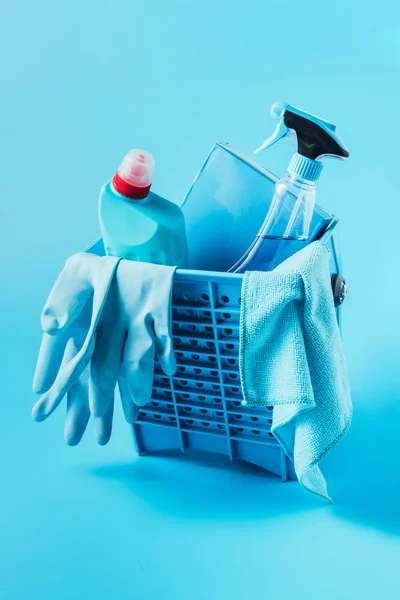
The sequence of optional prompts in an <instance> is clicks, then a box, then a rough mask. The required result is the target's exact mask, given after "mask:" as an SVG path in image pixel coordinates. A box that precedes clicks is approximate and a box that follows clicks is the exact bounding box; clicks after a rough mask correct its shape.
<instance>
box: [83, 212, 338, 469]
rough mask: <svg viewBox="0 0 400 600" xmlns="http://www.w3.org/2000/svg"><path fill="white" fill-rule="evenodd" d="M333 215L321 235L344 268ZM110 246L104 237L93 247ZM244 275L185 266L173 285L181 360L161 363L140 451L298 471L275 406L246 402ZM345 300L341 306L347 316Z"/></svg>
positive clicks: (143, 417)
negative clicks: (219, 457) (173, 365)
mask: <svg viewBox="0 0 400 600" xmlns="http://www.w3.org/2000/svg"><path fill="white" fill-rule="evenodd" d="M337 224H338V221H337V220H336V219H335V218H334V217H332V218H331V221H330V223H329V225H328V226H327V228H326V230H325V232H324V234H323V235H322V237H321V238H320V239H321V241H323V242H325V243H326V244H327V245H328V246H329V248H330V251H331V272H332V274H337V273H340V268H341V264H340V256H339V254H338V247H337V241H336V226H337ZM87 250H88V251H89V252H93V253H96V254H99V255H103V254H104V247H103V243H102V241H101V240H99V241H97V242H95V243H94V244H93V245H92V246H91V247H89V248H88V249H87ZM242 277H243V276H242V275H237V274H227V273H220V272H212V271H195V270H184V269H178V270H177V272H176V276H175V280H174V289H173V309H172V311H173V312H172V320H173V335H174V349H175V352H176V357H177V363H178V368H177V371H176V373H175V375H174V376H173V377H168V376H166V375H165V374H164V373H163V371H162V370H161V367H160V365H159V364H156V369H155V375H154V383H153V396H152V400H151V402H150V403H149V404H148V405H147V406H145V407H143V408H142V409H141V410H140V413H139V418H138V421H137V422H136V423H135V425H134V426H133V433H134V440H135V445H136V449H137V452H138V453H139V454H140V455H142V454H151V453H153V452H156V451H162V450H171V449H176V450H180V451H182V452H186V451H187V450H197V451H199V450H203V451H207V452H214V453H219V454H226V455H227V456H229V457H230V459H231V460H234V459H241V460H245V461H248V462H250V463H254V464H256V465H259V466H260V467H263V468H264V469H267V470H268V471H271V472H272V473H275V474H276V475H278V476H280V477H281V478H282V480H284V481H285V480H286V479H288V478H295V473H294V469H293V465H292V463H291V461H290V460H289V459H288V458H287V457H286V455H285V453H284V452H283V450H282V449H281V447H280V445H279V444H278V442H277V441H276V440H275V438H274V436H273V435H272V433H271V423H272V408H271V409H269V408H248V407H244V406H242V404H241V402H242V399H243V397H242V393H241V386H240V376H239V365H238V362H239V361H238V349H239V314H240V293H241V284H242ZM340 311H341V307H340V306H339V307H338V308H337V316H338V320H339V324H340Z"/></svg>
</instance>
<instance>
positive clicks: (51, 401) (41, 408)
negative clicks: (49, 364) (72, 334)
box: [32, 336, 94, 421]
mask: <svg viewBox="0 0 400 600" xmlns="http://www.w3.org/2000/svg"><path fill="white" fill-rule="evenodd" d="M78 346H79V345H78ZM93 350H94V336H91V337H90V339H88V338H86V340H85V343H84V345H83V347H82V348H81V349H80V350H79V351H78V353H76V351H77V345H76V340H74V338H71V339H70V340H69V341H68V343H67V347H66V349H65V353H64V358H63V361H62V363H61V367H60V370H59V373H58V375H57V377H56V380H55V382H54V384H53V385H52V387H51V388H50V389H49V390H48V391H47V392H45V394H43V396H42V397H41V398H40V399H39V400H38V401H37V402H36V404H35V405H34V407H33V409H32V417H33V419H34V420H35V421H44V420H45V419H47V418H48V417H49V416H50V415H51V414H52V413H53V412H54V411H55V409H56V408H57V406H58V405H59V404H60V402H61V400H62V399H63V398H64V396H65V394H66V393H67V392H68V391H69V390H70V389H71V387H72V386H73V385H74V384H75V383H76V381H77V379H78V378H79V377H80V376H81V374H82V373H83V371H84V370H85V368H86V366H87V365H88V363H89V361H90V358H91V355H92V354H93Z"/></svg>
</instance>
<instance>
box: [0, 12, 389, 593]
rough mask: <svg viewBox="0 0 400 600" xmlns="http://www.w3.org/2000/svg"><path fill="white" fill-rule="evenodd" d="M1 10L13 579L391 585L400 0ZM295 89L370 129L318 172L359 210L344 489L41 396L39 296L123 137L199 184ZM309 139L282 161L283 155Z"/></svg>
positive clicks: (4, 560)
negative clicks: (72, 423)
mask: <svg viewBox="0 0 400 600" xmlns="http://www.w3.org/2000/svg"><path fill="white" fill-rule="evenodd" d="M0 12H1V15H0V23H1V36H0V57H1V58H0V60H1V71H2V89H1V95H0V108H1V116H2V126H1V147H0V153H1V154H0V159H1V173H2V176H1V195H0V235H1V237H0V239H1V242H2V253H1V259H0V260H1V263H0V265H1V267H0V268H1V274H2V293H1V296H0V309H1V322H0V333H1V342H2V362H1V374H2V400H1V408H2V413H1V419H0V434H1V435H0V461H1V479H0V481H1V493H0V507H1V511H0V597H2V598H4V599H6V600H22V599H24V600H36V599H37V598H40V599H41V600H47V599H54V598H57V600H64V599H70V598H74V599H79V600H81V599H82V600H83V599H86V598H96V599H97V600H103V599H104V600H105V599H106V598H107V599H109V598H140V599H146V600H147V599H150V600H153V599H166V600H170V599H171V600H172V599H174V600H181V599H182V600H186V599H187V598H191V600H198V599H200V598H203V597H207V598H210V599H214V598H215V599H218V600H219V599H220V598H231V599H234V600H236V599H239V598H249V597H251V596H252V595H253V596H256V597H259V598H267V597H270V596H272V594H275V597H279V598H285V599H286V598H290V597H294V596H296V597H297V598H299V597H300V598H301V597H304V598H307V599H312V600H314V599H315V600H320V599H321V598H325V599H329V600H331V599H332V600H333V599H334V598H335V599H337V598H340V599H345V600H347V599H351V600H356V599H358V598H360V599H361V598H362V599H363V600H365V599H368V600H369V599H370V598H371V599H372V598H377V597H381V598H384V597H387V598H393V597H394V596H395V594H396V591H395V590H396V589H397V588H398V584H399V579H400V577H399V574H398V557H399V553H400V548H399V535H400V516H399V513H400V510H399V506H400V485H399V476H400V475H399V459H400V448H399V443H398V439H399V431H400V401H399V400H400V398H399V395H400V392H399V389H400V376H399V359H398V356H399V337H400V335H399V330H400V326H399V318H398V295H399V290H400V287H399V277H398V265H399V260H400V252H399V245H398V239H399V235H398V223H399V217H400V207H399V194H398V176H397V172H398V167H397V162H398V135H397V134H396V131H397V128H398V124H397V120H396V118H394V116H395V113H396V108H395V107H396V106H397V105H398V103H399V99H400V98H399V96H400V94H399V92H400V85H399V81H400V79H399V70H400V50H399V48H400V43H399V41H398V40H399V39H400V29H399V27H398V25H397V24H398V23H399V22H400V13H399V6H398V4H397V3H394V2H393V3H392V2H389V1H386V0H383V1H382V2H379V3H375V4H374V3H368V7H367V6H366V5H365V3H364V2H361V1H360V0H354V1H353V2H351V3H349V2H348V1H347V0H346V1H345V0H339V1H338V2H336V3H334V4H333V3H332V2H326V1H321V2H314V1H312V0H309V1H305V0H304V1H303V2H294V1H292V2H289V1H288V0H279V1H278V0H274V1H272V0H271V1H269V2H265V1H264V0H263V1H261V0H260V1H259V2H256V1H254V2H251V1H248V2H245V1H243V2H237V3H236V2H235V3H233V2H228V1H222V0H221V2H219V3H216V2H209V1H207V0H205V1H204V2H202V3H196V4H195V3H194V2H187V1H185V0H181V1H179V2H178V1H173V0H171V2H168V3H167V2H165V3H164V2H161V1H158V2H155V1H151V0H148V1H147V2H142V3H140V4H139V3H134V2H132V1H129V2H128V1H126V2H114V3H113V2H108V1H107V2H106V1H105V0H104V1H102V2H99V3H97V4H96V6H95V7H94V6H93V4H92V3H82V2H79V1H78V0H69V1H68V2H66V1H65V0H61V1H60V2H50V1H47V2H45V1H39V2H35V3H32V2H28V1H27V0H20V1H19V2H13V3H11V2H6V3H3V4H2V7H1V8H0ZM310 32H312V34H311V33H310ZM294 57H296V60H294ZM299 57H301V60H300V59H299ZM302 65H304V67H303V66H302ZM276 98H284V99H286V100H287V101H288V102H291V103H293V104H294V105H295V106H301V107H303V108H305V109H307V110H309V111H311V112H313V113H316V114H318V115H321V116H322V117H324V118H326V119H328V120H331V121H333V122H336V123H337V124H338V126H339V127H340V132H341V134H342V135H343V139H345V140H346V143H347V144H348V148H349V150H350V152H351V158H350V160H349V161H348V162H347V163H345V164H343V163H341V162H334V161H333V160H332V161H331V162H330V164H328V161H326V167H325V169H324V173H323V176H322V177H321V181H320V182H319V184H318V187H319V197H318V201H319V202H320V203H321V205H322V206H327V207H329V208H330V209H332V210H333V211H334V212H335V214H336V215H338V216H339V217H340V218H341V219H342V225H341V246H342V252H343V256H344V261H345V275H346V276H347V279H348V282H349V286H350V295H349V297H348V299H347V300H346V304H345V307H344V308H345V309H346V310H345V311H344V313H345V314H344V340H345V348H346V353H347V358H348V364H349V369H350V375H351V378H352V384H353V397H354V404H355V416H354V424H353V428H352V430H351V432H350V434H349V436H348V438H347V439H346V440H345V441H344V442H343V443H342V444H341V445H340V446H339V447H338V448H337V449H336V450H335V451H334V452H333V453H332V455H331V456H329V458H328V459H327V460H326V462H325V464H324V473H325V475H326V477H327V479H328V482H329V485H330V490H331V493H332V495H333V496H334V498H335V500H336V504H335V505H334V506H333V507H329V506H327V505H325V504H324V503H321V502H320V501H318V500H317V499H313V498H310V497H309V496H308V495H307V494H306V493H305V492H303V491H302V490H301V489H300V488H299V486H298V485H297V484H296V483H293V484H292V483H287V484H281V483H280V482H279V481H277V479H276V478H274V477H273V476H270V477H269V476H265V474H264V473H263V472H261V471H259V470H257V469H256V468H251V467H248V466H243V467H241V466H236V467H231V466H229V465H227V464H226V463H225V460H224V459H221V461H220V462H219V463H217V464H215V463H212V464H210V463H209V462H207V460H204V462H202V463H201V464H197V465H194V464H192V463H190V462H187V461H186V460H182V459H178V458H173V457H160V458H141V459H136V458H135V457H134V456H133V454H132V441H131V436H130V432H129V429H128V427H127V426H126V425H125V423H124V422H123V418H122V415H121V413H120V411H119V412H118V414H117V419H116V421H117V422H116V426H115V431H114V435H113V438H112V440H111V442H110V445H109V446H107V447H105V448H100V447H97V446H96V445H95V443H94V440H93V438H91V437H90V435H87V436H86V437H85V439H84V441H83V443H82V444H81V445H80V446H78V447H76V448H75V449H71V448H67V447H66V446H64V442H63V439H62V429H63V414H62V411H58V413H55V414H54V415H53V417H52V418H51V419H49V421H48V422H46V423H43V424H36V423H33V422H32V421H31V418H30V409H31V406H32V403H33V401H34V397H33V394H32V393H31V392H30V387H31V379H32V373H33V369H34V364H35V361H36V353H37V350H38V347H39V342H40V338H41V332H40V328H39V314H40V311H41V308H42V306H43V304H44V301H45V299H46V297H47V294H48V291H49V289H50V287H51V285H52V284H53V282H54V280H55V277H56V275H57V274H58V272H59V270H60V268H61V266H62V265H63V263H64V260H65V258H66V257H67V256H68V255H70V254H72V253H73V252H75V251H76V250H77V249H79V248H83V247H84V246H85V245H86V243H87V241H88V240H91V239H93V238H95V237H96V235H97V234H98V225H97V214H96V209H97V195H98V192H99V190H100V188H101V185H102V184H103V182H104V181H106V179H107V178H109V177H110V176H112V174H113V172H114V170H115V168H116V167H117V165H118V161H119V159H120V157H121V155H123V153H124V152H126V151H127V150H128V149H129V148H131V147H135V146H136V147H146V148H148V149H149V150H150V151H151V152H152V153H153V154H154V155H155V156H156V159H157V170H156V174H155V185H154V189H155V191H159V192H160V193H162V194H163V195H165V196H166V197H169V198H171V199H175V200H176V201H179V200H180V199H181V198H183V196H184V194H185V192H186V190H187V188H188V187H189V185H190V183H191V180H192V177H193V174H194V173H195V172H196V171H197V170H198V168H199V167H200V166H201V164H202V162H203V161H204V159H205V157H206V155H207V153H208V151H209V149H210V147H211V146H212V144H213V142H215V141H218V140H221V141H230V142H231V143H232V144H234V145H235V147H238V148H241V149H242V150H244V151H245V152H247V153H249V152H250V151H251V150H252V149H253V148H254V147H256V146H257V145H259V144H260V143H261V142H262V140H263V139H264V138H265V137H266V135H267V134H268V132H269V127H270V123H269V121H270V119H269V116H268V109H269V106H270V105H271V103H272V102H273V101H274V100H275V99H276ZM292 151H293V148H292V147H290V144H287V145H286V147H285V146H284V145H283V144H281V145H280V148H278V147H276V149H271V151H270V152H269V153H268V154H267V153H266V152H265V153H264V155H263V156H262V160H263V161H264V164H265V165H267V166H268V167H269V168H270V169H271V170H272V171H273V172H275V173H279V174H280V173H282V172H283V171H284V169H285V168H286V166H287V164H288V161H289V160H290V156H291V154H292ZM75 186H79V188H80V191H81V195H80V196H78V195H77V194H76V193H75ZM339 186H340V187H339ZM73 187H74V190H72V188H73ZM71 190H72V191H71ZM189 590H190V591H189Z"/></svg>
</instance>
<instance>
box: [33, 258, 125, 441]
mask: <svg viewBox="0 0 400 600" xmlns="http://www.w3.org/2000/svg"><path fill="white" fill-rule="evenodd" d="M119 260H120V259H119V258H115V257H102V258H100V257H99V256H96V255H93V254H88V253H84V252H81V253H78V254H75V255H74V256H72V257H71V258H69V259H68V260H67V262H66V265H65V267H64V269H63V270H62V271H61V273H60V275H59V277H58V279H57V281H56V283H55V285H54V287H53V289H52V291H51V292H50V295H49V298H48V300H47V302H46V305H45V307H44V310H43V312H42V318H41V324H42V329H43V331H44V335H43V339H42V343H41V347H40V351H39V357H38V360H37V365H36V371H35V375H34V380H33V390H34V392H36V393H40V394H43V396H42V398H41V399H40V400H39V401H38V402H37V403H36V404H35V406H34V408H33V411H32V415H33V418H34V419H35V420H37V421H43V420H44V419H46V418H47V417H48V416H50V414H51V413H52V412H53V411H54V410H55V409H56V408H57V406H58V405H59V404H60V402H61V400H62V399H63V397H64V396H65V394H67V415H66V421H65V439H66V441H67V443H69V444H71V445H74V444H77V443H78V442H79V441H80V439H81V437H82V435H83V433H84V431H85V429H86V426H87V423H88V420H89V417H90V411H89V403H88V383H89V368H88V365H87V363H88V357H90V356H91V354H92V353H93V348H94V338H95V332H96V328H97V324H98V322H99V319H100V315H101V311H102V309H103V307H104V304H105V301H106V298H107V295H108V292H109V288H110V285H111V282H112V280H113V277H114V274H115V270H116V268H117V265H118V262H119ZM67 299H68V302H67ZM85 396H86V401H83V398H85ZM107 417H109V416H108V415H104V417H102V419H99V420H98V421H95V429H96V437H97V439H98V441H99V442H100V443H102V442H101V440H102V439H104V438H105V432H106V431H107V430H108V429H109V418H107Z"/></svg>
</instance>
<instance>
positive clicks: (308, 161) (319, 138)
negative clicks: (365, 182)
mask: <svg viewBox="0 0 400 600" xmlns="http://www.w3.org/2000/svg"><path fill="white" fill-rule="evenodd" d="M271 116H272V117H273V118H275V119H277V120H278V124H277V126H276V128H275V131H274V133H273V134H272V135H271V136H270V137H269V138H268V139H266V140H265V142H264V143H263V144H262V145H261V146H260V147H259V148H258V149H257V150H256V151H255V152H256V153H257V152H260V151H261V150H265V149H266V148H270V147H271V146H273V145H274V144H275V143H276V142H277V141H278V140H280V139H282V138H284V137H286V136H288V135H289V134H290V137H292V138H293V137H294V138H295V139H296V141H297V152H296V153H295V154H294V155H293V157H292V160H291V161H290V164H289V166H288V169H287V172H286V175H285V176H284V177H283V178H282V179H279V180H278V181H277V183H276V186H275V193H274V196H273V198H272V202H271V206H270V208H269V211H268V214H267V216H266V218H265V220H264V223H263V225H262V227H261V229H260V231H259V232H258V234H257V237H256V238H255V240H254V242H253V243H252V245H251V246H250V247H249V248H248V250H247V251H246V252H245V254H244V255H243V256H242V257H241V258H240V259H239V261H238V262H237V263H236V264H235V265H234V266H233V267H232V268H231V269H230V272H235V273H243V272H244V271H249V270H250V271H251V270H262V271H264V270H270V269H272V268H274V267H275V266H276V264H277V263H276V260H274V258H276V255H277V248H278V247H279V246H280V244H279V243H276V242H275V243H271V240H299V241H306V240H307V239H308V237H309V231H310V223H311V219H312V215H313V212H314V206H315V197H316V182H317V180H318V178H319V176H320V174H321V171H322V169H323V163H322V159H323V158H325V157H326V156H332V157H335V158H340V159H346V158H348V157H349V153H348V151H347V150H346V148H345V146H344V144H343V142H342V140H341V139H340V137H339V135H338V134H337V132H336V125H333V124H332V123H329V122H328V121H324V120H323V119H321V118H319V117H316V116H314V115H311V114H309V113H307V112H305V111H303V110H300V109H298V108H295V107H294V106H291V105H290V104H285V103H282V102H275V104H273V105H272V108H271Z"/></svg>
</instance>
